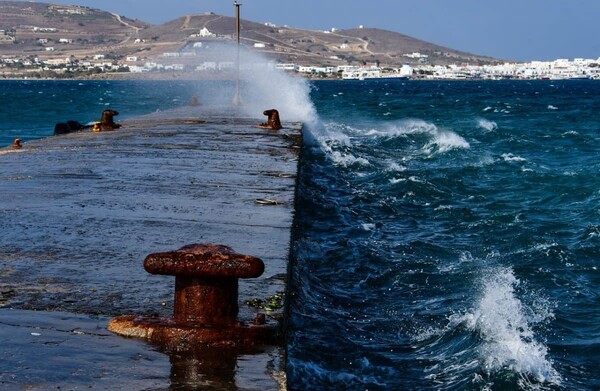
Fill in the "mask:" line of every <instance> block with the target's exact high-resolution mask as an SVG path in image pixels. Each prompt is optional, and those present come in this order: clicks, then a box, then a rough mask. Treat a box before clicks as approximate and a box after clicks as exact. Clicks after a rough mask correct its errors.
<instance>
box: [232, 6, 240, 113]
mask: <svg viewBox="0 0 600 391" xmlns="http://www.w3.org/2000/svg"><path fill="white" fill-rule="evenodd" d="M233 5H235V33H236V35H237V61H236V66H237V78H236V82H235V96H234V97H233V105H234V106H240V105H241V104H242V97H241V95H240V6H241V4H240V3H238V2H237V0H236V1H234V2H233Z"/></svg>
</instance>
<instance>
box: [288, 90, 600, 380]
mask: <svg viewBox="0 0 600 391" xmlns="http://www.w3.org/2000/svg"><path fill="white" fill-rule="evenodd" d="M312 97H313V101H314V102H315V105H316V108H317V111H318V113H319V115H320V120H321V121H322V125H321V128H320V129H318V131H317V133H318V134H319V137H318V138H319V142H318V143H317V145H315V146H314V147H313V148H311V149H308V150H307V151H305V154H304V157H303V161H302V169H301V183H300V192H299V203H298V208H297V218H298V220H299V230H298V232H299V233H298V238H297V242H296V247H295V251H296V257H297V261H296V267H295V269H294V274H293V286H292V293H293V296H292V301H291V331H290V334H289V339H288V344H289V345H288V346H289V350H288V381H289V384H290V388H291V389H292V390H303V389H340V390H342V389H343V390H346V389H349V390H375V389H377V390H390V389H394V390H404V389H406V390H431V389H437V390H448V389H471V390H516V389H524V390H546V389H548V390H553V389H564V390H592V389H600V271H599V270H598V267H600V175H598V171H599V169H600V83H598V82H571V81H564V82H542V81H540V82H533V81H532V82H527V81H513V82H511V81H486V82H483V81H468V82H437V81H404V82H403V81H364V82H321V83H315V84H314V86H313V91H312Z"/></svg>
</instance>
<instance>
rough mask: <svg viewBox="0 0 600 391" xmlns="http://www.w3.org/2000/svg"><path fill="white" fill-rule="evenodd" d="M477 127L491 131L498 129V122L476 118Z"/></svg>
mask: <svg viewBox="0 0 600 391" xmlns="http://www.w3.org/2000/svg"><path fill="white" fill-rule="evenodd" d="M477 127H478V128H481V129H484V130H486V131H488V132H493V131H494V130H496V129H498V124H497V123H495V122H494V121H490V120H487V119H485V118H478V119H477Z"/></svg>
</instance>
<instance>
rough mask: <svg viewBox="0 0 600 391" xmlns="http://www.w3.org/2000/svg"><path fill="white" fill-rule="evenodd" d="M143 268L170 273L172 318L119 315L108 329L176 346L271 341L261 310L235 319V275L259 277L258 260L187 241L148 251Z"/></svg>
mask: <svg viewBox="0 0 600 391" xmlns="http://www.w3.org/2000/svg"><path fill="white" fill-rule="evenodd" d="M144 268H145V269H146V271H148V272H149V273H152V274H163V275H174V276H175V302H174V308H173V316H172V317H171V318H160V317H147V316H135V315H125V316H119V317H117V318H114V319H113V320H111V321H110V323H109V324H108V329H109V330H110V331H112V332H114V333H116V334H119V335H123V336H127V337H138V338H146V339H148V340H150V341H151V342H153V343H156V344H159V345H161V346H166V347H169V348H174V349H176V350H187V349H190V348H195V347H197V346H198V345H200V346H202V345H204V346H211V347H214V346H229V347H248V346H254V345H259V344H265V343H272V342H274V341H275V339H276V331H277V325H276V324H269V323H267V322H266V321H265V317H264V314H258V315H257V318H256V319H254V320H248V321H246V322H243V321H240V320H239V319H238V318H237V316H238V312H239V307H238V279H239V278H256V277H259V276H260V275H262V273H263V272H264V263H263V261H262V260H260V259H259V258H255V257H251V256H248V255H242V254H238V253H236V252H235V251H233V250H232V249H231V248H230V247H227V246H223V245H216V244H192V245H188V246H184V247H182V248H181V249H179V250H177V251H170V252H164V253H156V254H150V255H148V256H147V257H146V259H145V261H144Z"/></svg>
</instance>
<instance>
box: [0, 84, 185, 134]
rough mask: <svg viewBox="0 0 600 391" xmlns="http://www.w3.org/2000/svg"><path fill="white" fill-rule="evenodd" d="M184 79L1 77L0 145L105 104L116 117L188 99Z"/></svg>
mask: <svg viewBox="0 0 600 391" xmlns="http://www.w3.org/2000/svg"><path fill="white" fill-rule="evenodd" d="M191 89H193V87H192V86H190V85H189V83H186V82H168V81H158V82H143V81H142V82H135V81H110V82H107V81H83V82H81V81H71V80H68V81H56V80H48V81H27V80H25V81H2V82H0V117H1V118H2V124H0V146H3V145H9V144H12V142H13V140H14V139H15V138H17V137H18V138H20V139H21V140H23V141H24V142H26V141H28V140H32V139H36V138H40V137H47V136H50V135H52V134H53V133H54V125H55V124H56V123H57V122H66V121H68V120H75V121H79V122H81V123H84V124H85V123H88V122H92V121H98V120H100V116H101V113H102V111H103V110H105V109H108V108H112V109H116V110H117V111H119V112H120V116H119V117H115V120H117V121H119V120H122V119H123V118H130V117H134V116H137V115H142V114H149V113H152V112H153V111H155V110H157V109H160V110H165V109H170V108H173V107H177V106H181V105H182V104H185V103H187V102H188V100H189V98H190V96H191V95H192V93H191Z"/></svg>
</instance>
